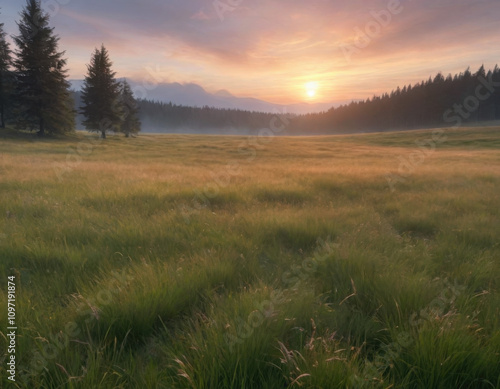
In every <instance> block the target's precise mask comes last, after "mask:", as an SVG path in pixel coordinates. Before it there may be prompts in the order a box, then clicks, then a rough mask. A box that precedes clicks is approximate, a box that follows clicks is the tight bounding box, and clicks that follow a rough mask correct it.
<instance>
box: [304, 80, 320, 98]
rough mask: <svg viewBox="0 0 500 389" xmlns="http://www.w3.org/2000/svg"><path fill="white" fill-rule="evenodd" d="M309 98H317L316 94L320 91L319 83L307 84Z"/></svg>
mask: <svg viewBox="0 0 500 389" xmlns="http://www.w3.org/2000/svg"><path fill="white" fill-rule="evenodd" d="M306 91H307V96H308V97H309V98H310V99H312V98H314V97H315V96H316V92H317V91H318V83H317V82H308V83H307V84H306Z"/></svg>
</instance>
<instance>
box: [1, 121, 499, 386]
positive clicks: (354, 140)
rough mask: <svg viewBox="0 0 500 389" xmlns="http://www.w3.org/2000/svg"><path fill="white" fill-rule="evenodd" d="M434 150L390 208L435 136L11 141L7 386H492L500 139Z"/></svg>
mask: <svg viewBox="0 0 500 389" xmlns="http://www.w3.org/2000/svg"><path fill="white" fill-rule="evenodd" d="M436 131H437V130H436ZM443 131H444V132H442V133H441V132H439V133H438V132H434V137H436V136H437V135H439V134H440V135H441V136H442V135H443V134H444V135H445V136H446V139H444V138H441V140H442V141H440V142H435V144H434V145H433V147H431V149H432V150H431V151H429V152H428V153H427V154H426V155H425V157H424V158H423V159H420V160H419V162H418V163H416V164H415V165H414V166H413V168H412V169H411V171H410V172H409V173H408V172H405V173H404V176H403V177H402V178H403V179H402V180H400V181H399V182H397V183H396V184H395V185H394V187H393V188H392V189H393V190H391V187H390V186H389V184H388V182H387V176H388V175H389V174H393V175H394V174H396V175H397V174H401V172H399V171H398V167H399V164H400V162H401V160H402V159H404V160H408V158H410V156H411V155H412V153H415V152H416V151H418V146H417V144H416V143H415V142H416V141H420V142H424V143H425V141H426V140H428V139H432V136H433V132H432V131H429V130H427V131H411V132H400V133H381V134H367V135H355V136H332V137H306V138H300V137H293V138H274V139H272V140H269V139H268V140H266V143H265V144H264V142H262V145H260V146H259V147H258V148H257V149H256V150H255V154H253V153H252V152H251V150H250V149H251V148H252V146H250V149H249V147H243V146H245V144H247V138H245V137H231V136H186V135H176V136H174V135H172V136H170V135H143V136H140V137H138V138H133V139H126V138H124V137H118V136H117V137H110V138H109V139H108V140H106V141H104V142H99V141H98V140H97V139H96V138H95V137H93V136H91V135H88V134H84V133H75V134H72V135H71V136H69V137H61V138H47V139H38V138H37V137H36V136H30V135H27V134H24V135H20V136H17V135H15V134H13V133H12V132H8V131H5V132H3V133H1V134H0V193H1V195H2V200H1V202H0V258H1V265H0V281H1V283H0V290H1V295H0V307H3V308H2V310H3V312H4V313H5V312H6V307H7V293H6V292H7V276H15V277H16V284H17V291H16V296H17V300H16V307H17V311H16V314H17V317H16V319H17V320H16V321H17V326H18V331H17V339H16V341H17V345H16V347H17V350H16V361H17V368H18V371H17V374H18V376H17V378H18V379H17V382H16V383H14V384H13V383H11V382H10V381H8V380H7V378H6V377H7V374H6V372H5V366H6V357H7V353H6V352H5V350H6V346H7V338H6V335H7V332H8V331H7V327H8V324H7V317H6V315H5V314H2V315H0V344H1V346H2V347H1V349H0V350H2V351H1V352H2V354H0V356H1V358H2V363H1V367H0V372H1V374H0V376H1V381H0V382H1V383H2V385H3V386H2V387H6V388H7V387H18V388H44V389H45V388H82V389H83V388H284V387H290V388H292V387H298V386H302V387H306V388H422V389H423V388H426V389H427V388H436V389H437V388H462V389H465V388H470V389H473V388H474V389H475V388H500V367H499V366H500V365H499V360H500V292H499V288H500V283H499V280H500V245H499V242H500V212H499V209H500V196H499V191H500V153H499V149H500V129H499V128H464V129H444V130H443ZM252 142H253V141H252ZM250 144H252V143H250ZM420 144H422V143H420ZM434 146H435V147H434ZM427 147H428V146H427ZM77 150H79V152H80V154H78V152H77ZM249 150H250V151H249ZM325 242H327V243H325ZM22 377H24V380H22V379H21V378H22Z"/></svg>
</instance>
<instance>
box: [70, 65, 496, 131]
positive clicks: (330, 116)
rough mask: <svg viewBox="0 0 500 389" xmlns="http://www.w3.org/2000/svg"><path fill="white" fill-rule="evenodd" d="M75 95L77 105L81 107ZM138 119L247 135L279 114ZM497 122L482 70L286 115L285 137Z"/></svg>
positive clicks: (184, 110)
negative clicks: (287, 135)
mask: <svg viewBox="0 0 500 389" xmlns="http://www.w3.org/2000/svg"><path fill="white" fill-rule="evenodd" d="M78 95H79V94H76V95H75V101H76V102H77V104H78V103H79V96H78ZM138 104H139V109H140V113H139V117H140V120H141V122H142V127H143V131H147V132H184V131H190V132H193V131H194V132H200V133H213V132H217V133H221V132H223V133H242V134H243V133H248V132H253V131H258V130H260V129H262V128H268V127H269V125H270V122H271V121H272V119H273V118H274V117H276V116H277V115H279V114H276V113H262V112H250V111H242V110H235V109H220V108H211V107H187V106H181V105H175V104H172V103H162V102H155V101H148V100H140V101H138ZM495 120H500V69H499V67H498V66H495V68H494V69H493V70H489V71H486V70H485V68H484V66H481V67H480V68H479V70H477V71H476V72H475V73H472V72H471V71H470V70H469V69H467V70H465V71H464V72H462V73H460V74H457V75H455V76H452V75H451V74H450V75H448V76H447V77H445V76H443V74H441V73H438V74H437V75H436V76H435V77H434V78H432V77H431V78H429V79H428V80H427V81H422V82H420V83H417V84H415V85H406V86H403V87H398V88H397V89H396V90H393V91H392V92H391V93H385V94H384V95H382V96H374V97H372V98H369V99H367V100H364V101H353V102H351V103H350V104H346V105H342V106H340V107H337V108H331V109H330V110H328V111H327V112H322V113H317V114H307V115H288V121H289V124H288V126H287V128H286V130H285V131H284V132H283V134H333V133H353V132H366V131H387V130H395V129H401V130H404V129H416V128H426V127H442V126H454V125H460V124H462V123H467V124H474V123H480V122H488V121H495Z"/></svg>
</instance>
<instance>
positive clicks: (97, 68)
mask: <svg viewBox="0 0 500 389" xmlns="http://www.w3.org/2000/svg"><path fill="white" fill-rule="evenodd" d="M112 65H113V64H112V62H111V61H110V59H109V53H108V51H107V50H106V48H105V47H104V45H102V46H101V49H100V50H99V49H95V51H94V53H93V54H92V58H91V60H90V64H89V65H87V70H88V74H87V76H85V82H84V86H83V90H82V102H83V106H82V107H81V112H82V114H83V115H84V116H85V120H84V121H83V124H84V125H85V128H86V129H87V130H89V131H91V132H100V133H101V136H102V138H104V139H105V138H106V133H107V132H109V131H114V132H119V131H120V125H121V107H120V101H119V99H120V84H119V83H118V82H117V81H116V79H115V75H116V73H115V72H113V71H112V69H111V66H112Z"/></svg>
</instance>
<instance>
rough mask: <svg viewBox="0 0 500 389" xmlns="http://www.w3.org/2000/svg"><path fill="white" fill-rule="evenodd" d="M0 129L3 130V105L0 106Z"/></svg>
mask: <svg viewBox="0 0 500 389" xmlns="http://www.w3.org/2000/svg"><path fill="white" fill-rule="evenodd" d="M0 128H5V120H4V107H3V103H2V104H1V105H0Z"/></svg>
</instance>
